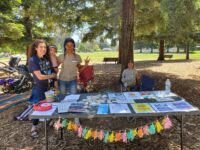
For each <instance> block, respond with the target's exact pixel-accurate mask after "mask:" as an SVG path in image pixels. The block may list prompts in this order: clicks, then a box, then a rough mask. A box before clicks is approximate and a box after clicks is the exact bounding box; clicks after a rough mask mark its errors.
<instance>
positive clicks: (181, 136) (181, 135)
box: [180, 115, 184, 150]
mask: <svg viewBox="0 0 200 150" xmlns="http://www.w3.org/2000/svg"><path fill="white" fill-rule="evenodd" d="M183 118H184V116H183V115H182V116H181V134H180V138H181V150H183Z"/></svg>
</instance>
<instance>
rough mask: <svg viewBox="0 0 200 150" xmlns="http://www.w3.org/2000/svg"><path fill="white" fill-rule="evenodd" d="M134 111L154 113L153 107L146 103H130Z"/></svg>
mask: <svg viewBox="0 0 200 150" xmlns="http://www.w3.org/2000/svg"><path fill="white" fill-rule="evenodd" d="M131 106H132V107H133V110H134V111H135V112H136V113H154V112H155V111H154V109H152V107H151V106H150V105H149V104H148V103H135V104H132V105H131Z"/></svg>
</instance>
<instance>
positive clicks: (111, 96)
mask: <svg viewBox="0 0 200 150" xmlns="http://www.w3.org/2000/svg"><path fill="white" fill-rule="evenodd" d="M108 98H109V99H110V100H115V101H116V100H125V99H126V98H125V97H124V95H123V93H108Z"/></svg>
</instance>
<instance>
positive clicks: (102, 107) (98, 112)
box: [97, 104, 108, 114]
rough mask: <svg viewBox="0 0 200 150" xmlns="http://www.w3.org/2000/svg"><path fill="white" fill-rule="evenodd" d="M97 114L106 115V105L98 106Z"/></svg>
mask: <svg viewBox="0 0 200 150" xmlns="http://www.w3.org/2000/svg"><path fill="white" fill-rule="evenodd" d="M97 114H108V104H100V105H99V107H98V110H97Z"/></svg>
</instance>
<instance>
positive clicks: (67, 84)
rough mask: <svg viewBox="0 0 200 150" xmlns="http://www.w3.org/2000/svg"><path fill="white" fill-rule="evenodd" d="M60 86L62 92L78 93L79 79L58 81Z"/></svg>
mask: <svg viewBox="0 0 200 150" xmlns="http://www.w3.org/2000/svg"><path fill="white" fill-rule="evenodd" d="M58 86H59V90H60V93H61V94H67V93H69V94H76V93H77V80H72V81H63V80H59V81H58Z"/></svg>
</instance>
